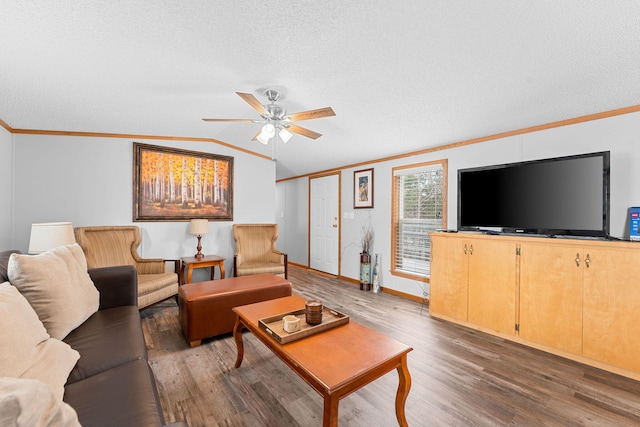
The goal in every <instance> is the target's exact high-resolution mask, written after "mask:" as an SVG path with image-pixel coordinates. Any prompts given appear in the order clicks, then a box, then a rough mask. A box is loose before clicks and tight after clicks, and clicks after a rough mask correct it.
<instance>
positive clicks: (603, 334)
mask: <svg viewBox="0 0 640 427" xmlns="http://www.w3.org/2000/svg"><path fill="white" fill-rule="evenodd" d="M586 254H588V255H589V267H588V268H585V272H584V303H583V304H584V338H583V339H584V347H583V355H584V356H585V357H589V358H592V359H595V360H599V361H602V362H605V363H609V364H611V365H615V366H619V367H621V368H624V369H630V370H633V371H636V372H640V339H638V336H639V334H638V325H640V286H639V283H638V281H639V279H640V252H639V251H637V250H629V249H624V250H616V249H606V250H603V249H597V248H596V249H593V248H588V249H587V250H586ZM585 256H586V255H585Z"/></svg>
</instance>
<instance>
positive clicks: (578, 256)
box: [576, 253, 580, 267]
mask: <svg viewBox="0 0 640 427" xmlns="http://www.w3.org/2000/svg"><path fill="white" fill-rule="evenodd" d="M576 267H580V254H579V253H577V254H576Z"/></svg>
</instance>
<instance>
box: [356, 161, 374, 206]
mask: <svg viewBox="0 0 640 427" xmlns="http://www.w3.org/2000/svg"><path fill="white" fill-rule="evenodd" d="M372 207H373V169H363V170H360V171H355V172H354V173H353V208H354V209H360V208H372Z"/></svg>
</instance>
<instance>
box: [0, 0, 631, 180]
mask: <svg viewBox="0 0 640 427" xmlns="http://www.w3.org/2000/svg"><path fill="white" fill-rule="evenodd" d="M639 78H640V2H636V1H631V0H626V1H622V0H607V1H596V0H594V1H578V0H572V1H551V0H544V1H523V0H515V1H514V0H499V1H482V2H480V1H473V0H438V1H434V0H371V1H364V0H362V1H345V0H323V1H308V0H302V1H290V0H289V1H287V0H271V1H257V0H255V1H238V0H216V1H209V0H201V1H185V0H182V1H180V0H175V1H169V0H112V1H95V0H94V1H80V0H78V1H68V0H66V1H62V0H31V1H28V2H25V1H22V0H5V1H3V2H2V6H0V120H2V121H4V122H5V123H6V124H7V125H8V126H9V127H11V128H14V129H33V130H59V131H68V132H96V133H116V134H133V135H152V136H171V137H185V138H192V137H193V138H207V139H213V140H218V141H222V142H224V143H226V144H230V145H233V146H236V147H238V148H241V149H243V150H250V151H254V152H256V153H260V154H264V155H268V156H272V155H273V156H274V157H275V159H276V162H277V167H276V170H277V178H278V179H283V178H287V177H292V176H298V175H303V174H307V173H311V172H317V171H322V170H326V169H331V168H336V167H340V166H344V165H349V164H354V163H359V162H362V161H366V160H370V159H379V158H383V157H387V156H392V155H396V154H402V153H407V152H412V151H416V150H422V149H425V148H429V147H433V146H439V145H443V144H449V143H453V142H458V141H464V140H467V139H471V138H476V137H482V136H487V135H493V134H498V133H501V132H506V131H511V130H516V129H522V128H526V127H530V126H535V125H540V124H545V123H550V122H555V121H559V120H564V119H570V118H574V117H579V116H583V115H588V114H593V113H598V112H603V111H608V110H613V109H617V108H622V107H628V106H632V105H637V104H640V84H639V81H640V79H639ZM266 88H276V89H278V90H280V91H281V92H282V94H283V96H282V98H281V100H280V101H279V104H281V105H282V106H284V107H285V108H286V109H287V111H288V112H290V113H293V112H298V111H305V110H311V109H315V108H320V107H327V106H331V107H333V109H334V111H335V112H336V116H335V117H329V118H322V119H316V120H309V121H305V122H303V123H300V125H303V126H304V127H306V128H308V129H311V130H313V131H316V132H319V133H321V134H323V136H322V137H320V138H319V139H317V140H312V139H308V138H305V137H303V136H299V135H295V136H294V137H293V138H292V139H291V140H290V141H289V142H288V143H287V144H286V145H282V144H281V143H280V144H279V145H278V146H277V148H276V149H273V148H272V146H271V145H270V146H267V147H265V146H263V145H261V144H259V143H258V142H256V141H251V138H252V137H253V136H254V135H255V133H256V132H257V131H258V130H259V128H260V126H261V125H260V124H258V123H206V122H203V121H202V120H201V119H202V118H205V117H212V118H248V119H258V118H259V117H258V114H257V113H256V112H255V111H254V110H253V109H252V108H251V107H250V106H249V105H248V104H247V103H245V102H244V101H243V100H242V99H241V98H240V97H238V96H237V95H236V94H235V92H237V91H239V92H247V93H252V94H254V95H256V96H257V97H258V99H260V100H261V101H262V102H264V103H266V102H267V99H266V98H265V97H264V96H263V93H264V90H265V89H266ZM205 143H208V142H205ZM193 144H194V149H198V148H199V147H201V146H200V145H199V144H202V142H194V143H193Z"/></svg>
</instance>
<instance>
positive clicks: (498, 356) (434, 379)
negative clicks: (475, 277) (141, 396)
mask: <svg viewBox="0 0 640 427" xmlns="http://www.w3.org/2000/svg"><path fill="white" fill-rule="evenodd" d="M289 280H291V282H292V283H293V287H294V294H297V295H301V296H303V297H306V298H308V299H311V298H318V299H320V300H322V301H323V302H324V304H325V305H327V306H329V307H333V308H336V309H338V310H339V311H342V312H344V313H346V314H348V315H349V316H350V317H351V319H352V320H354V321H357V322H359V323H361V324H364V325H366V326H368V327H370V328H373V329H376V330H379V331H381V332H383V333H385V334H387V335H388V336H390V337H393V338H394V339H396V340H398V341H401V342H403V343H405V344H407V345H410V346H411V347H413V348H414V351H412V352H411V353H409V370H410V373H411V376H412V387H411V392H410V393H409V398H408V399H407V403H406V413H407V420H408V422H409V425H410V426H500V425H534V426H540V425H562V426H625V425H629V426H630V425H636V426H637V425H640V383H639V382H637V381H633V380H630V379H627V378H624V377H620V376H618V375H615V374H611V373H608V372H604V371H601V370H599V369H596V368H592V367H589V366H586V365H582V364H580V363H576V362H573V361H570V360H566V359H563V358H560V357H557V356H553V355H550V354H547V353H544V352H541V351H538V350H535V349H531V348H528V347H525V346H522V345H519V344H516V343H512V342H509V341H505V340H503V339H501V338H497V337H493V336H491V335H487V334H484V333H482V332H477V331H474V330H470V329H467V328H464V327H461V326H458V325H454V324H451V323H448V322H444V321H440V320H437V319H434V318H431V317H430V316H429V310H428V307H426V306H423V305H421V304H420V303H417V302H415V301H410V300H406V299H403V298H400V297H396V296H393V295H389V294H385V293H381V294H374V293H371V292H364V291H360V290H359V288H358V286H356V285H354V284H353V283H350V282H345V281H340V280H337V279H334V278H330V277H325V276H323V275H319V274H315V273H313V272H310V271H308V270H305V269H302V268H299V267H295V266H292V267H290V268H289ZM141 315H142V325H143V329H144V332H145V338H146V340H147V346H148V350H149V360H150V363H151V365H152V367H153V370H154V372H155V374H156V378H157V380H158V387H159V391H160V397H161V400H162V405H163V409H164V413H165V417H166V419H167V422H170V421H175V420H186V421H188V422H189V424H190V426H191V427H196V426H269V427H271V426H287V427H288V426H305V427H306V426H321V425H322V408H323V402H322V399H321V398H320V396H319V395H318V394H317V393H316V392H315V391H313V390H312V389H311V388H310V387H309V386H308V385H307V384H306V383H305V382H304V381H302V380H301V379H300V378H298V376H297V375H295V374H294V373H293V372H292V371H291V370H290V369H289V368H288V367H287V366H286V365H285V364H284V363H283V362H281V361H280V359H278V358H277V357H276V356H274V355H273V354H272V353H271V352H270V351H269V350H268V349H267V348H266V347H265V346H264V345H263V344H262V343H260V342H259V341H258V340H257V339H256V338H255V337H254V336H253V335H251V334H249V333H245V335H244V341H245V357H244V362H243V364H242V367H241V368H239V369H234V367H233V364H234V362H235V358H236V348H235V343H234V341H233V338H232V337H231V335H224V336H220V337H217V338H212V339H208V340H205V341H203V344H202V345H201V346H199V347H195V348H190V347H189V345H188V344H187V342H186V340H185V339H184V337H183V336H182V331H181V330H180V326H179V323H178V308H177V306H176V305H175V303H173V302H165V303H162V304H160V305H157V306H154V307H151V308H148V309H145V310H143V311H142V312H141ZM353 357H367V355H366V354H362V353H360V352H359V351H358V349H357V348H354V349H353ZM639 357H640V355H639ZM397 386H398V375H397V373H396V372H395V371H394V372H391V373H389V374H387V375H385V376H384V377H382V378H380V379H378V380H377V381H375V382H373V383H371V384H369V385H367V386H366V387H364V388H362V389H360V390H359V391H357V392H356V393H354V394H352V395H350V396H348V397H346V398H344V399H343V400H341V402H340V413H339V414H340V418H339V423H340V426H342V427H347V426H350V427H353V426H362V427H371V426H385V427H386V426H394V425H397V422H396V418H395V406H394V398H395V393H396V388H397Z"/></svg>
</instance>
